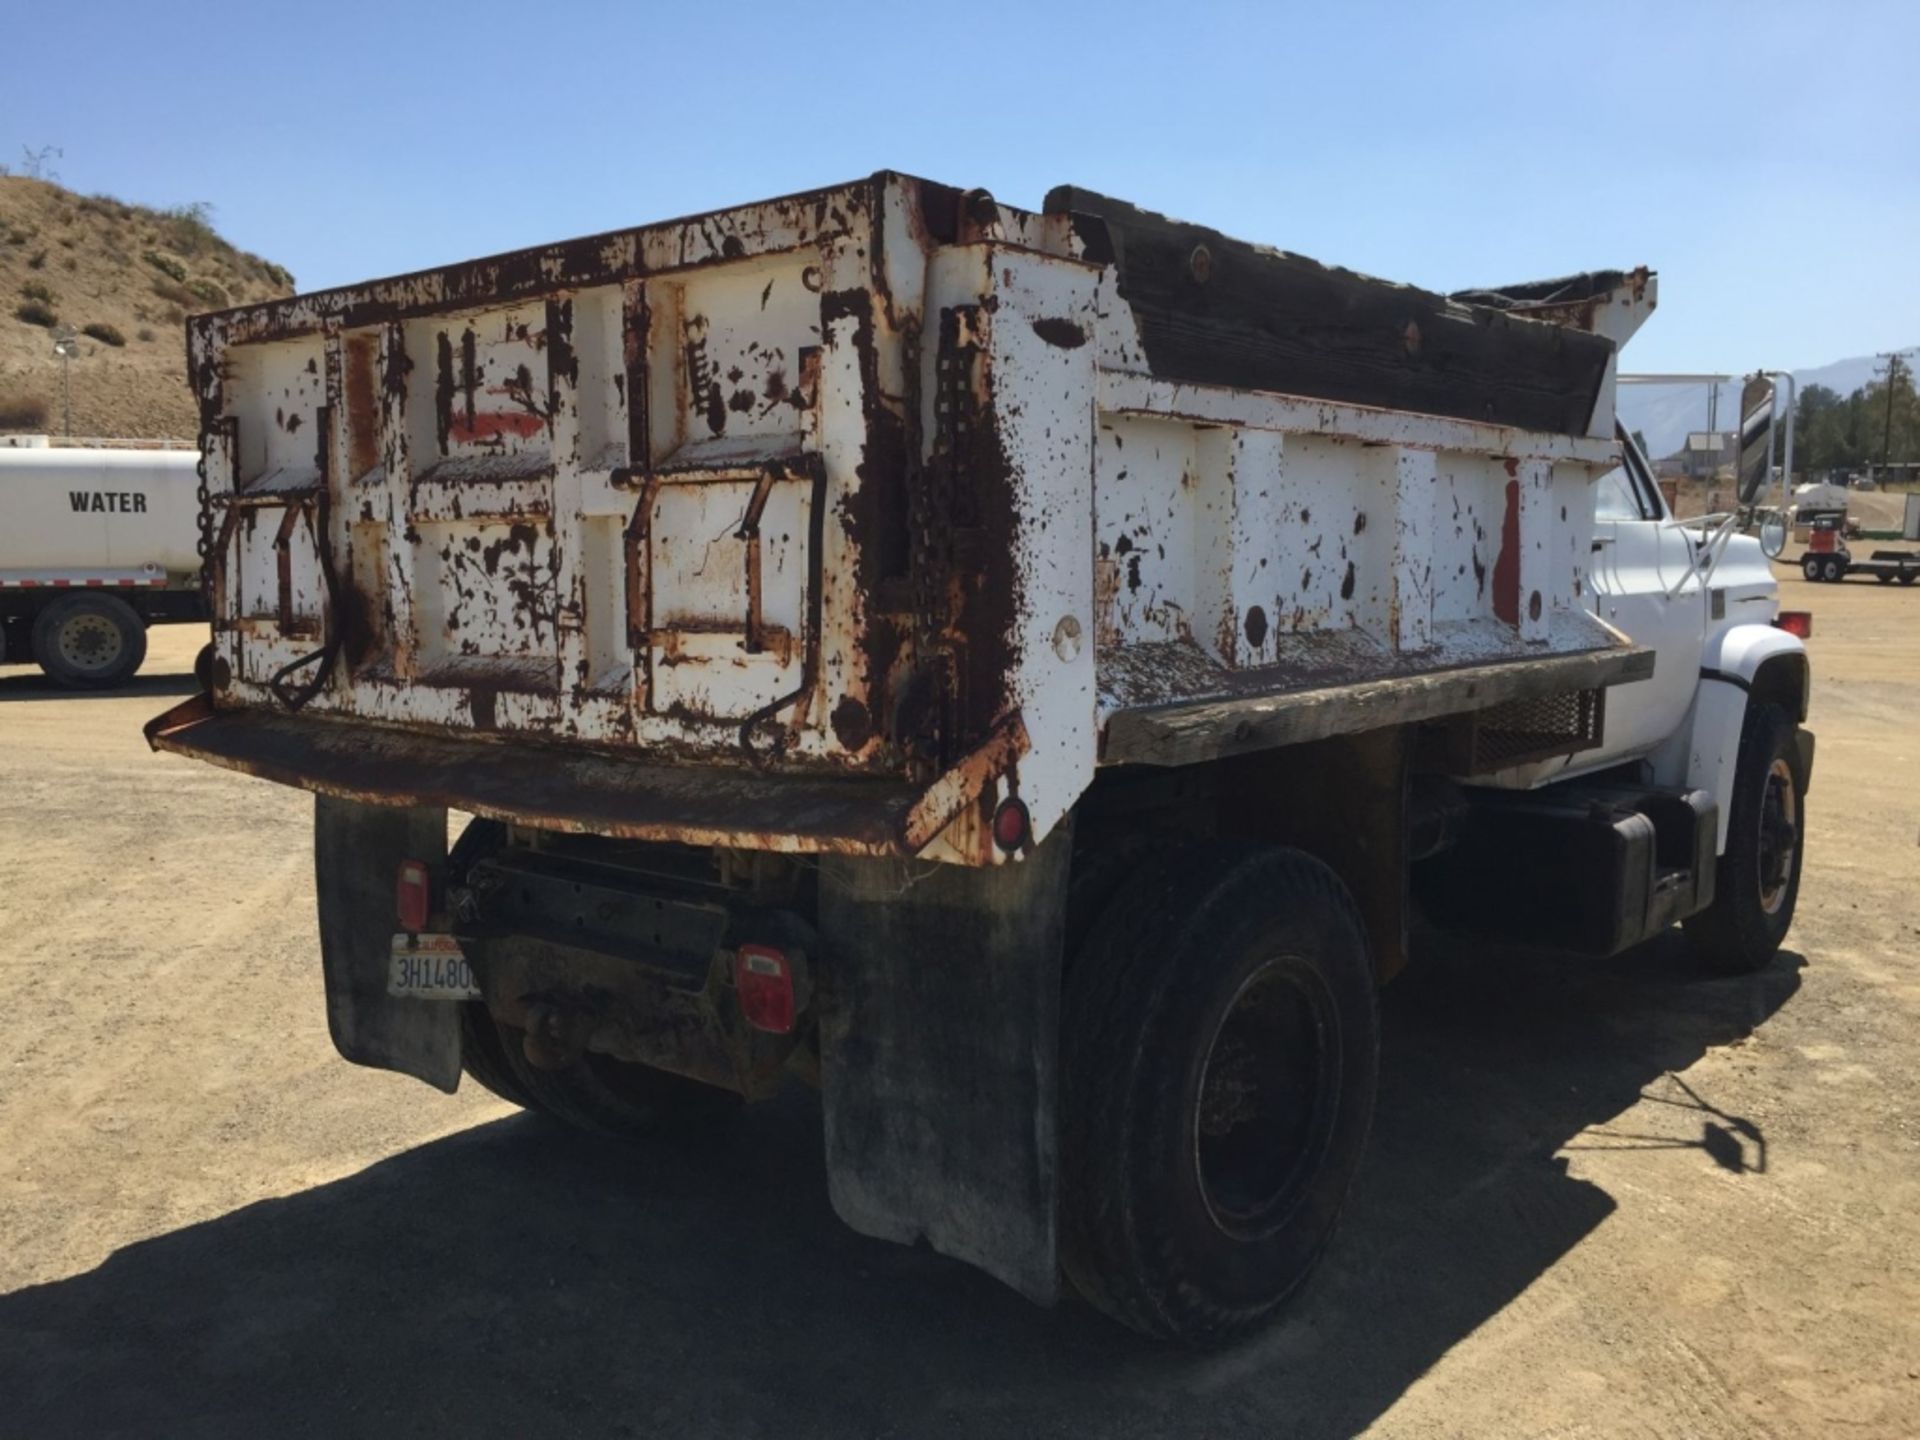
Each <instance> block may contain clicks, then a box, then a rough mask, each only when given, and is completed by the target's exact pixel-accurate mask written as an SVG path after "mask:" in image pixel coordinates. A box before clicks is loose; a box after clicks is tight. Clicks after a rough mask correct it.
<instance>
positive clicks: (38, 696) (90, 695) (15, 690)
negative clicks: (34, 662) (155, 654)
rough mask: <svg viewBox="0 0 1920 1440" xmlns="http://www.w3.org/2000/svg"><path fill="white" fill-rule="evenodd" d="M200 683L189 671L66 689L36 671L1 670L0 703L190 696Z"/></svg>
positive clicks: (143, 676)
mask: <svg viewBox="0 0 1920 1440" xmlns="http://www.w3.org/2000/svg"><path fill="white" fill-rule="evenodd" d="M199 688H200V682H199V681H198V680H196V679H194V678H193V674H192V672H191V671H183V672H182V673H180V674H178V675H158V674H155V675H135V676H134V677H133V678H132V679H131V680H127V681H125V682H123V683H121V684H119V685H113V686H109V687H108V688H106V689H104V690H69V689H67V688H66V687H65V686H62V685H56V684H54V683H53V681H51V680H49V679H48V678H47V677H46V676H45V675H44V674H42V673H41V672H40V671H38V670H17V671H15V672H14V673H12V674H7V673H6V672H5V671H4V670H0V704H4V703H5V702H7V701H9V700H124V699H126V698H127V697H128V696H130V695H156V696H159V695H191V694H193V692H194V691H196V690H198V689H199Z"/></svg>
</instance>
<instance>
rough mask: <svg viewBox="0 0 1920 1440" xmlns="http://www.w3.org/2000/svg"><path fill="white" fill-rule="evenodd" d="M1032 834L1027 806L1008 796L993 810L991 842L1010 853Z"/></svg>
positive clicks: (1031, 824) (1031, 820) (1031, 823)
mask: <svg viewBox="0 0 1920 1440" xmlns="http://www.w3.org/2000/svg"><path fill="white" fill-rule="evenodd" d="M1032 834H1033V819H1032V817H1031V816H1029V815H1028V814H1027V807H1026V806H1025V805H1023V804H1021V803H1020V801H1018V800H1016V799H1014V798H1013V797H1011V796H1009V797H1008V798H1007V799H1005V800H1002V801H1001V802H1000V808H999V809H998V810H995V811H994V812H993V843H994V844H996V845H998V846H999V847H1000V848H1001V849H1002V850H1005V851H1007V852H1008V853H1009V854H1011V853H1012V852H1013V851H1015V850H1018V849H1019V848H1020V847H1021V846H1023V845H1025V844H1026V843H1027V840H1028V839H1029V838H1030V837H1031V836H1032Z"/></svg>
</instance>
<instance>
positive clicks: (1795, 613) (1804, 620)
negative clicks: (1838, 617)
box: [1773, 610, 1813, 640]
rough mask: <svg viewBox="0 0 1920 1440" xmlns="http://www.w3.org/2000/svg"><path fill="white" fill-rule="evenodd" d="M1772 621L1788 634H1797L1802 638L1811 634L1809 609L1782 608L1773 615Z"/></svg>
mask: <svg viewBox="0 0 1920 1440" xmlns="http://www.w3.org/2000/svg"><path fill="white" fill-rule="evenodd" d="M1773 623H1774V624H1775V625H1776V626H1778V627H1779V628H1780V629H1782V630H1784V631H1786V632H1787V633H1788V634H1789V635H1798V636H1799V637H1800V638H1801V639H1802V640H1805V639H1807V638H1808V637H1809V636H1811V635H1812V634H1813V612H1812V611H1811V610H1782V611H1781V612H1780V613H1779V614H1778V615H1776V616H1774V617H1773Z"/></svg>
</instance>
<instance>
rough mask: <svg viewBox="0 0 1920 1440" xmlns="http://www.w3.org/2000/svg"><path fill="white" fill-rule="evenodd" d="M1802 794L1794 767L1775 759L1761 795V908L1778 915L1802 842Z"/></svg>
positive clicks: (1785, 900)
mask: <svg viewBox="0 0 1920 1440" xmlns="http://www.w3.org/2000/svg"><path fill="white" fill-rule="evenodd" d="M1799 827H1800V796H1799V792H1798V791H1797V790H1796V789H1795V788H1794V784H1793V769H1792V767H1791V766H1789V765H1788V764H1787V762H1786V761H1785V760H1784V759H1776V760H1775V761H1774V762H1773V764H1772V765H1771V766H1770V767H1769V768H1768V770H1767V788H1766V793H1765V794H1764V795H1762V796H1761V799H1760V908H1761V909H1762V910H1763V911H1765V912H1766V913H1767V914H1769V915H1778V914H1779V913H1780V907H1781V906H1783V905H1785V904H1786V903H1787V888H1788V886H1789V885H1790V884H1791V883H1792V880H1793V856H1794V851H1795V850H1796V849H1797V848H1798V846H1799V838H1800V837H1799Z"/></svg>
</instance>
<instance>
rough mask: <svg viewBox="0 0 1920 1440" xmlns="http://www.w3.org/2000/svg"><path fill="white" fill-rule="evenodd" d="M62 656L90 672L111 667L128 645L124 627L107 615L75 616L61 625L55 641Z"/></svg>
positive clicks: (70, 662) (81, 669) (104, 670)
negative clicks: (122, 631)
mask: <svg viewBox="0 0 1920 1440" xmlns="http://www.w3.org/2000/svg"><path fill="white" fill-rule="evenodd" d="M54 644H55V646H56V647H57V648H58V649H59V651H60V658H61V659H63V660H65V661H66V662H67V663H68V664H69V665H71V666H73V668H74V669H76V670H79V671H81V672H83V673H85V674H88V675H99V674H103V673H104V672H106V671H108V670H111V669H112V668H113V667H114V666H115V665H116V664H118V663H119V661H120V656H121V655H122V653H124V652H125V650H126V648H127V642H126V639H125V637H123V636H122V635H121V634H120V627H119V626H118V625H116V624H114V623H113V622H112V621H111V620H109V619H107V617H106V616H104V615H75V616H72V617H71V618H69V619H68V620H67V621H66V623H65V624H63V625H62V626H61V627H60V630H59V633H58V635H57V636H56V637H55V640H54Z"/></svg>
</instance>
